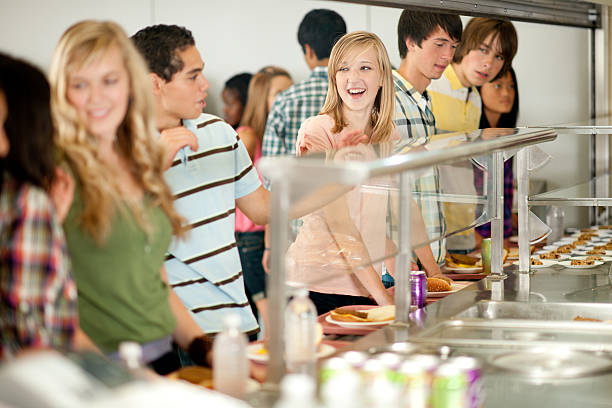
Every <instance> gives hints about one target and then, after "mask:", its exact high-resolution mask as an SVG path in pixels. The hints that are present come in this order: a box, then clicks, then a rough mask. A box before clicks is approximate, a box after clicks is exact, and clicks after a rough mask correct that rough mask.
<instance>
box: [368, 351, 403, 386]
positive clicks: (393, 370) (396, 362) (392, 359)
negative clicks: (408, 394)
mask: <svg viewBox="0 0 612 408" xmlns="http://www.w3.org/2000/svg"><path fill="white" fill-rule="evenodd" d="M373 358H375V359H377V360H379V361H380V362H381V363H383V365H384V366H385V368H386V373H387V378H388V379H389V381H391V382H392V383H393V384H400V382H401V381H400V379H399V377H398V371H399V368H400V365H401V364H402V360H403V358H402V357H401V356H400V355H399V354H396V353H391V352H385V353H380V354H376V355H375V356H374V357H373Z"/></svg>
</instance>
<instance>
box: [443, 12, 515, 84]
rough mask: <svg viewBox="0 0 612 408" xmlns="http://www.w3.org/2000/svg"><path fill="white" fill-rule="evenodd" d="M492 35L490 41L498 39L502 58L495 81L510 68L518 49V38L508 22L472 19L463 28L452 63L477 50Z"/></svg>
mask: <svg viewBox="0 0 612 408" xmlns="http://www.w3.org/2000/svg"><path fill="white" fill-rule="evenodd" d="M491 34H493V37H492V39H493V40H495V39H496V38H499V44H500V46H501V52H502V55H503V57H504V66H503V67H502V69H501V70H500V71H499V74H498V75H497V76H496V77H495V78H496V79H497V78H499V77H501V76H502V75H504V74H505V73H506V72H508V69H510V67H511V66H512V59H513V58H514V55H515V54H516V50H517V48H518V37H517V35H516V30H515V29H514V25H512V23H511V22H510V21H506V20H499V19H496V18H485V17H474V18H473V19H471V20H470V21H469V22H468V23H467V25H466V26H465V30H464V31H463V39H462V41H461V44H459V48H457V51H455V56H454V57H453V62H455V63H460V62H461V61H462V60H463V57H465V56H466V55H467V54H468V53H469V52H470V51H472V50H475V49H477V48H478V47H480V45H481V44H482V43H483V42H484V41H485V40H486V39H487V37H488V36H489V35H491Z"/></svg>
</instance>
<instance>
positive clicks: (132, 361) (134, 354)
mask: <svg viewBox="0 0 612 408" xmlns="http://www.w3.org/2000/svg"><path fill="white" fill-rule="evenodd" d="M118 352H119V360H120V361H121V364H123V366H124V367H125V368H127V369H128V371H130V372H132V373H138V371H140V370H142V369H143V367H144V364H143V363H142V347H141V346H140V344H138V343H136V342H135V341H122V342H121V343H119V349H118Z"/></svg>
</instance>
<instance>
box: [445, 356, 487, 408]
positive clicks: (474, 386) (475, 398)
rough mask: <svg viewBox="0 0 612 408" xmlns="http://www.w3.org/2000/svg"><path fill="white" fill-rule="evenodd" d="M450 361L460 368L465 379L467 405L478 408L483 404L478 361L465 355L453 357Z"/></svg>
mask: <svg viewBox="0 0 612 408" xmlns="http://www.w3.org/2000/svg"><path fill="white" fill-rule="evenodd" d="M450 361H451V362H452V363H454V364H456V365H457V366H459V367H460V368H461V370H462V371H463V374H464V375H465V377H466V381H467V407H468V408H478V407H481V406H484V399H485V398H484V393H483V389H482V372H481V366H480V362H479V361H478V360H477V359H475V358H473V357H467V356H460V357H453V358H452V359H450Z"/></svg>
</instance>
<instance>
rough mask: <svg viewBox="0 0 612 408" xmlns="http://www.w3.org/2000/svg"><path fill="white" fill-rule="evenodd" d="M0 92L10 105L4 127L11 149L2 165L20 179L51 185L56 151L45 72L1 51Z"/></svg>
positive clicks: (16, 178)
mask: <svg viewBox="0 0 612 408" xmlns="http://www.w3.org/2000/svg"><path fill="white" fill-rule="evenodd" d="M0 92H2V93H3V94H4V97H5V98H6V104H7V107H8V115H7V117H6V122H5V123H4V130H5V131H6V136H7V138H8V141H9V152H8V155H7V156H6V157H5V158H0V168H2V169H3V170H5V171H7V172H8V173H9V174H11V176H12V177H13V178H14V179H15V180H17V182H18V183H25V182H27V183H31V184H33V185H35V186H38V187H41V188H44V189H49V187H50V186H51V182H52V181H53V178H54V175H55V164H56V163H55V157H54V154H55V152H56V151H55V149H54V146H55V144H54V142H53V135H54V131H55V130H54V126H53V119H52V117H51V107H50V101H51V91H50V88H49V83H48V82H47V79H46V77H45V75H44V74H43V73H42V72H41V71H40V70H39V69H38V68H36V67H34V66H33V65H31V64H29V63H27V62H25V61H22V60H18V59H15V58H12V57H10V56H8V55H6V54H0ZM0 177H1V173H0Z"/></svg>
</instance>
